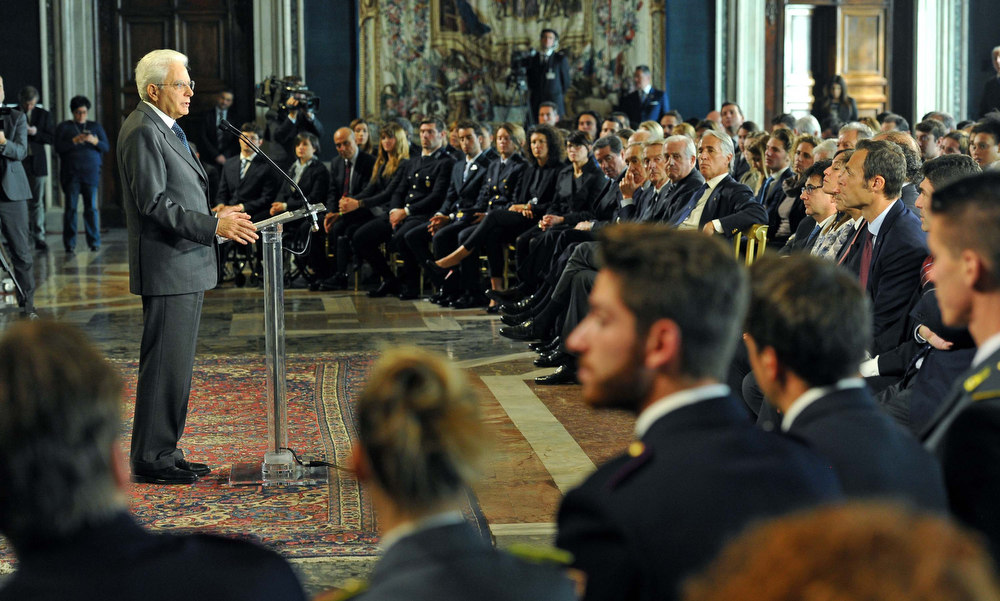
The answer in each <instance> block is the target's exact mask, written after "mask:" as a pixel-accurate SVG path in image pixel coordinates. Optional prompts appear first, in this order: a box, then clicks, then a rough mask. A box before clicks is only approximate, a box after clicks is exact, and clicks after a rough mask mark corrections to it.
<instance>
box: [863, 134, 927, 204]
mask: <svg viewBox="0 0 1000 601" xmlns="http://www.w3.org/2000/svg"><path fill="white" fill-rule="evenodd" d="M872 139H873V140H888V141H890V142H892V143H893V144H895V145H896V146H897V147H898V148H899V150H900V152H902V153H903V157H904V158H906V179H905V181H904V182H903V188H902V190H900V198H901V199H902V200H903V204H904V205H906V207H907V208H908V209H910V210H911V211H913V210H914V208H913V205H914V203H916V202H917V195H918V194H919V191H918V190H917V184H919V183H920V180H921V175H920V166H921V160H920V146H919V145H917V142H916V140H914V139H913V136H911V135H910V134H909V133H907V132H905V131H886V132H882V133H878V134H875V135H874V136H873V137H872Z"/></svg>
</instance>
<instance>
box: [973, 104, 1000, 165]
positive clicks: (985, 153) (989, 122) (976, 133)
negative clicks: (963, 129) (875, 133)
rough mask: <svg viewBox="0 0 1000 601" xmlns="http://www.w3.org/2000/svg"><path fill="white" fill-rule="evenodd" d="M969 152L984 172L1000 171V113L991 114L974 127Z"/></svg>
mask: <svg viewBox="0 0 1000 601" xmlns="http://www.w3.org/2000/svg"><path fill="white" fill-rule="evenodd" d="M969 152H970V153H971V154H972V158H974V159H975V160H976V162H977V163H979V168H980V169H982V170H983V171H987V170H988V171H997V170H1000V113H990V114H988V115H986V116H985V117H983V118H982V119H980V120H979V121H978V122H977V123H976V124H975V125H974V126H972V131H971V132H970V133H969Z"/></svg>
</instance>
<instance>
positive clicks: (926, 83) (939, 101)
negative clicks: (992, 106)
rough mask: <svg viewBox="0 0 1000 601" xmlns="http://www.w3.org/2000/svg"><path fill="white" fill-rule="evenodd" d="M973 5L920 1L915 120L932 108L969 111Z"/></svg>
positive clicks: (959, 1) (955, 113)
mask: <svg viewBox="0 0 1000 601" xmlns="http://www.w3.org/2000/svg"><path fill="white" fill-rule="evenodd" d="M968 29H969V8H968V3H967V2H964V1H963V0H917V28H916V31H915V34H916V39H917V44H916V54H915V56H914V59H913V60H914V61H915V65H914V66H915V69H914V73H915V75H916V82H915V86H916V94H914V107H913V108H914V112H913V123H914V124H916V123H917V122H918V121H919V119H920V117H921V116H922V115H924V114H926V113H928V112H930V111H944V112H946V113H949V114H950V115H952V116H954V117H955V118H956V119H961V118H962V116H963V115H966V114H967V113H968V110H967V108H968V100H969V99H968V91H967V86H966V82H967V81H968V77H969V68H968V64H969V62H968V44H967V43H966V40H967V38H968V35H967V34H968Z"/></svg>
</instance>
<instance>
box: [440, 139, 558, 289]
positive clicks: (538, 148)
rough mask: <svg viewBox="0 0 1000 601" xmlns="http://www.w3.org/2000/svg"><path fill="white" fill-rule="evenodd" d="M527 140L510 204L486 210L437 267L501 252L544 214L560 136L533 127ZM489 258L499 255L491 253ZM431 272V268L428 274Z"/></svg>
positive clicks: (498, 269)
mask: <svg viewBox="0 0 1000 601" xmlns="http://www.w3.org/2000/svg"><path fill="white" fill-rule="evenodd" d="M528 140H529V144H530V147H531V153H530V154H529V156H528V165H527V167H526V168H525V169H524V173H523V174H522V175H521V181H520V182H519V183H518V186H517V190H516V191H515V192H514V200H513V202H511V203H510V204H509V205H508V206H507V207H506V208H505V209H502V210H496V209H493V210H491V211H489V212H488V213H487V214H486V217H484V218H483V220H482V222H480V223H479V225H478V226H476V229H475V230H474V231H473V232H472V235H470V236H469V237H468V238H466V240H465V242H464V243H462V246H459V247H458V248H457V249H455V251H454V252H452V253H451V254H450V255H448V256H446V257H443V258H441V259H438V261H437V266H438V267H440V268H444V269H448V268H451V267H454V266H455V265H458V264H459V263H460V262H461V261H462V259H464V258H466V257H468V256H469V255H471V254H472V253H473V252H474V251H476V250H478V249H479V248H480V247H482V246H487V245H490V246H493V247H494V250H495V249H496V248H500V249H502V248H503V247H504V246H506V245H507V244H510V242H511V241H512V240H514V239H515V238H517V237H518V236H519V235H520V234H522V233H523V232H524V231H525V230H527V229H529V228H532V227H536V226H537V224H538V221H539V220H540V219H541V218H542V216H543V215H545V214H546V213H548V210H549V207H550V206H551V205H552V203H553V200H554V199H555V191H556V178H557V176H558V175H559V172H560V171H561V170H562V168H563V167H564V166H565V165H566V163H565V161H564V160H563V157H564V149H563V139H562V135H561V134H560V133H559V131H558V130H556V129H555V128H554V127H551V126H549V125H536V126H535V127H533V128H532V129H531V132H530V136H529V138H528ZM487 254H490V253H487ZM501 254H502V253H501ZM490 256H499V255H497V254H496V253H494V254H490ZM434 271H436V270H433V269H431V273H433V272H434ZM502 273H503V265H493V264H492V263H491V264H490V275H491V276H493V275H494V274H502Z"/></svg>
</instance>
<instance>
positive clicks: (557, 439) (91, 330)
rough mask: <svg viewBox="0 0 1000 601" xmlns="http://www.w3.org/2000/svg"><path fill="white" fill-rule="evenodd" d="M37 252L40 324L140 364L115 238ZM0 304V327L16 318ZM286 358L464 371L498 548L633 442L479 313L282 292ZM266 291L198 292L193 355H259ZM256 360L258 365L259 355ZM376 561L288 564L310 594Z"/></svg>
mask: <svg viewBox="0 0 1000 601" xmlns="http://www.w3.org/2000/svg"><path fill="white" fill-rule="evenodd" d="M49 244H50V248H52V249H53V250H50V251H49V252H46V253H37V254H36V257H35V260H36V278H37V280H38V286H37V293H36V304H37V307H38V312H39V314H41V315H42V316H43V317H47V318H54V319H58V320H62V321H66V322H69V323H73V324H75V325H78V326H79V327H81V328H83V329H84V330H85V331H86V332H87V333H88V334H89V335H90V336H91V337H92V338H93V340H94V341H95V342H96V343H97V344H98V346H99V347H100V348H101V349H102V350H103V351H104V352H105V353H107V354H108V355H109V356H110V357H114V358H121V359H131V360H137V358H138V353H139V334H140V331H141V323H142V319H141V318H142V316H141V306H140V301H139V298H138V297H136V296H133V295H131V294H129V292H128V265H127V258H126V245H125V232H124V230H111V231H109V232H107V233H106V234H105V235H104V239H103V244H102V247H101V249H100V250H99V251H97V252H88V251H83V252H79V253H77V254H76V255H74V256H68V255H66V253H64V252H62V251H61V250H55V249H59V248H61V244H60V242H59V240H58V239H57V237H56V236H50V237H49ZM4 302H6V303H11V302H13V299H12V298H10V297H0V330H2V329H3V328H5V327H6V325H7V324H9V323H11V322H12V321H13V320H14V319H16V315H17V313H16V308H14V307H11V306H10V305H9V304H8V305H6V306H5V305H4V304H3V303H4ZM285 317H286V328H287V343H286V345H287V352H288V353H289V354H290V355H291V354H296V353H303V354H305V353H314V352H332V353H336V352H352V351H365V350H375V351H377V350H379V349H383V348H385V347H387V346H391V345H395V344H403V343H405V344H415V345H418V346H421V347H424V348H428V349H434V350H437V351H439V352H442V353H444V354H446V355H447V356H448V357H450V358H452V359H453V360H455V361H456V362H458V363H459V365H461V366H462V367H464V368H466V369H467V370H469V372H470V374H472V375H473V379H474V382H475V384H476V386H477V387H478V388H479V389H480V391H481V393H482V394H481V396H482V400H483V407H484V415H485V418H486V419H487V420H488V421H489V423H490V424H491V426H492V427H493V430H494V432H495V433H496V437H495V438H496V443H495V448H494V452H493V454H492V457H491V460H490V462H489V465H488V468H487V470H486V473H485V474H484V477H483V479H482V480H481V481H480V482H479V483H478V484H477V486H476V487H475V490H476V493H477V495H478V497H479V501H480V505H481V507H482V510H483V513H484V515H485V517H486V519H487V521H488V522H489V525H490V528H491V530H492V532H493V534H494V536H495V538H496V540H497V544H498V545H500V546H505V545H507V544H510V543H511V542H522V541H531V542H543V543H547V542H549V541H551V537H552V534H553V532H554V523H553V522H554V520H555V511H556V509H557V507H558V503H559V500H560V498H561V496H562V494H563V493H564V492H566V490H568V489H569V488H570V487H572V486H574V485H575V484H576V483H578V482H579V481H580V480H581V479H582V478H584V477H586V476H587V475H588V474H589V473H590V472H591V471H592V470H593V469H594V466H595V465H599V464H600V463H602V462H603V461H605V460H607V459H609V458H610V457H612V456H614V455H616V454H617V453H619V452H620V451H621V449H623V448H624V447H625V445H626V444H627V443H628V441H629V437H630V435H631V426H632V419H631V416H628V415H625V414H622V413H613V412H594V411H592V410H590V409H589V408H587V407H586V406H584V405H583V404H582V402H581V401H580V400H579V395H578V392H579V390H578V387H576V386H559V387H536V386H535V384H534V382H533V380H532V379H533V378H534V376H536V375H539V374H544V373H548V371H550V370H539V369H536V368H535V367H534V366H533V365H532V363H531V361H532V359H533V358H534V356H535V355H534V353H531V352H529V351H527V348H526V345H525V344H524V343H520V342H513V341H510V340H507V339H505V338H503V337H501V336H500V335H499V334H498V330H499V327H500V322H499V319H498V318H496V317H495V316H489V315H486V314H485V312H484V311H482V310H463V311H456V310H453V309H441V308H440V307H438V306H436V305H433V304H431V303H429V302H426V301H423V300H417V301H399V300H397V299H394V298H388V299H369V298H368V297H367V296H366V295H365V294H364V293H363V292H353V291H351V292H309V291H308V290H302V289H290V290H287V291H286V294H285ZM263 323H264V318H263V290H261V289H257V288H250V287H247V288H238V287H236V286H235V285H234V284H233V283H224V284H223V285H222V286H221V287H219V288H217V289H215V290H212V291H209V292H208V293H206V295H205V305H204V312H203V316H202V323H201V330H200V339H199V344H198V351H199V353H211V354H231V355H234V356H235V355H240V356H243V355H258V356H261V357H263V353H264V338H263ZM262 360H263V359H262ZM372 561H373V558H363V559H350V560H337V561H334V560H325V561H308V560H301V561H297V562H296V567H297V568H298V569H299V570H300V574H302V577H303V580H304V582H305V584H306V587H307V590H308V591H309V592H310V593H311V594H312V593H315V592H317V591H319V590H322V589H323V588H326V587H328V586H331V585H335V584H337V583H338V582H341V581H342V580H343V579H344V578H345V577H347V576H357V575H361V576H363V575H364V573H365V572H366V571H367V570H368V569H369V568H370V566H371V563H372Z"/></svg>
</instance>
